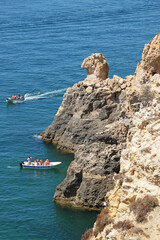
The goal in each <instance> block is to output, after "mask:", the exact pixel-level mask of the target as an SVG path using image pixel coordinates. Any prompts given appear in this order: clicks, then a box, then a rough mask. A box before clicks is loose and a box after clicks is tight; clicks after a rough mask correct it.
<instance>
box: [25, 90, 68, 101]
mask: <svg viewBox="0 0 160 240" xmlns="http://www.w3.org/2000/svg"><path fill="white" fill-rule="evenodd" d="M66 89H67V88H63V89H59V90H54V91H50V92H45V93H37V94H35V95H32V94H30V93H26V94H25V95H24V100H25V101H31V100H38V99H43V98H51V97H53V96H54V95H56V94H58V93H62V92H64V91H66Z"/></svg>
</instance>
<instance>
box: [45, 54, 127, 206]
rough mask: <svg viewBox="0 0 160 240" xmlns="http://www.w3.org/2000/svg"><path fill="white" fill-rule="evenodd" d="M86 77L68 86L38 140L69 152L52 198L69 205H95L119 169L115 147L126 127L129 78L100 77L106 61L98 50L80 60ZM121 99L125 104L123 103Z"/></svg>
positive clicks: (120, 143)
mask: <svg viewBox="0 0 160 240" xmlns="http://www.w3.org/2000/svg"><path fill="white" fill-rule="evenodd" d="M82 67H83V68H86V69H87V70H88V75H87V78H86V79H85V80H84V81H82V82H79V83H78V84H75V85H74V86H73V87H72V88H69V89H68V90H67V92H66V94H65V95H64V98H63V102H62V105H61V106H60V108H59V110H58V112H57V114H56V116H55V119H54V122H53V123H52V124H51V125H50V126H49V127H48V128H47V129H46V131H45V132H44V133H42V137H43V140H44V141H46V142H52V143H53V144H57V147H58V148H62V149H67V150H69V151H71V152H74V153H75V159H74V161H73V162H72V163H71V165H70V166H69V168H68V171H67V176H66V178H65V180H64V181H63V183H61V184H60V185H59V186H58V187H57V189H56V193H55V196H54V200H55V201H57V202H59V203H61V204H70V205H71V204H72V205H73V206H75V207H89V208H101V207H102V206H103V201H104V197H105V195H106V193H107V192H108V191H109V190H110V189H112V188H113V186H114V183H113V179H112V175H113V173H115V172H116V173H118V172H119V168H120V166H119V159H120V156H121V151H122V149H123V148H125V142H126V136H127V132H128V127H129V120H126V121H123V119H124V117H126V119H127V118H128V117H129V108H128V102H127V101H126V100H125V99H126V93H125V89H126V88H127V86H130V85H131V84H130V78H129V80H127V79H122V78H120V77H118V76H114V78H113V79H106V77H107V75H108V69H109V68H108V65H107V62H106V59H105V58H104V56H103V55H102V54H97V53H96V54H92V55H91V57H89V58H87V59H85V60H84V62H83V64H82ZM125 101H126V103H127V104H126V103H125Z"/></svg>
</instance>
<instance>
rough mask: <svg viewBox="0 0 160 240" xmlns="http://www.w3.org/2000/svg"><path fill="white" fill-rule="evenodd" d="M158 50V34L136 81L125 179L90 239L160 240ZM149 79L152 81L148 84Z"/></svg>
mask: <svg viewBox="0 0 160 240" xmlns="http://www.w3.org/2000/svg"><path fill="white" fill-rule="evenodd" d="M159 46H160V35H159V34H158V35H156V36H155V37H154V38H153V40H152V41H151V42H150V44H149V45H146V46H145V50H144V51H143V57H142V62H141V63H140V64H139V65H138V67H137V70H136V75H135V76H134V77H133V82H134V83H136V82H137V81H138V80H139V82H140V83H141V84H140V89H141V91H140V92H141V97H140V99H141V104H140V110H139V111H137V112H136V113H135V114H134V115H133V116H132V121H133V123H132V128H130V129H129V131H128V135H127V143H126V149H124V150H123V151H122V152H121V158H120V173H119V174H115V175H114V180H115V187H114V189H113V190H111V191H110V192H108V193H107V196H106V202H107V203H108V207H107V210H106V212H107V213H106V214H104V213H103V214H101V216H100V217H99V219H98V220H97V221H96V223H95V225H94V228H93V229H92V230H90V231H89V232H87V233H86V235H85V237H86V238H85V239H90V240H98V239H101V240H105V239H115V240H116V239H117V240H122V239H123V240H128V239H130V240H146V239H152V240H159V239H160V161H159V159H160V152H159V149H160V72H159V66H160V48H159ZM140 65H141V66H140ZM142 69H143V74H140V73H142ZM153 69H154V70H153ZM139 71H140V72H139ZM153 73H154V74H153ZM137 75H139V79H137ZM144 76H147V77H148V79H147V82H146V83H145V82H143V80H144V78H143V77H144ZM138 84H139V83H137V85H135V86H136V87H137V86H138ZM142 84H145V85H142ZM146 88H147V91H146ZM144 89H145V91H144ZM143 91H144V92H143ZM146 94H148V95H147V97H146ZM104 222H105V224H104ZM102 223H103V224H102ZM87 234H88V235H87ZM82 239H83V237H82Z"/></svg>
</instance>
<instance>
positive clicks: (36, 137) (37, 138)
mask: <svg viewBox="0 0 160 240" xmlns="http://www.w3.org/2000/svg"><path fill="white" fill-rule="evenodd" d="M33 137H34V138H35V139H36V140H41V139H42V136H40V135H38V134H34V135H33Z"/></svg>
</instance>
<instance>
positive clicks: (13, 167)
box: [7, 166, 18, 169]
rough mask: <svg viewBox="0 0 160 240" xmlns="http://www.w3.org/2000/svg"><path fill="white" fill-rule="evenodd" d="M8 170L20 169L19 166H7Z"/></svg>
mask: <svg viewBox="0 0 160 240" xmlns="http://www.w3.org/2000/svg"><path fill="white" fill-rule="evenodd" d="M7 168H12V169H15V168H18V167H17V166H16V167H15V166H7Z"/></svg>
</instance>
